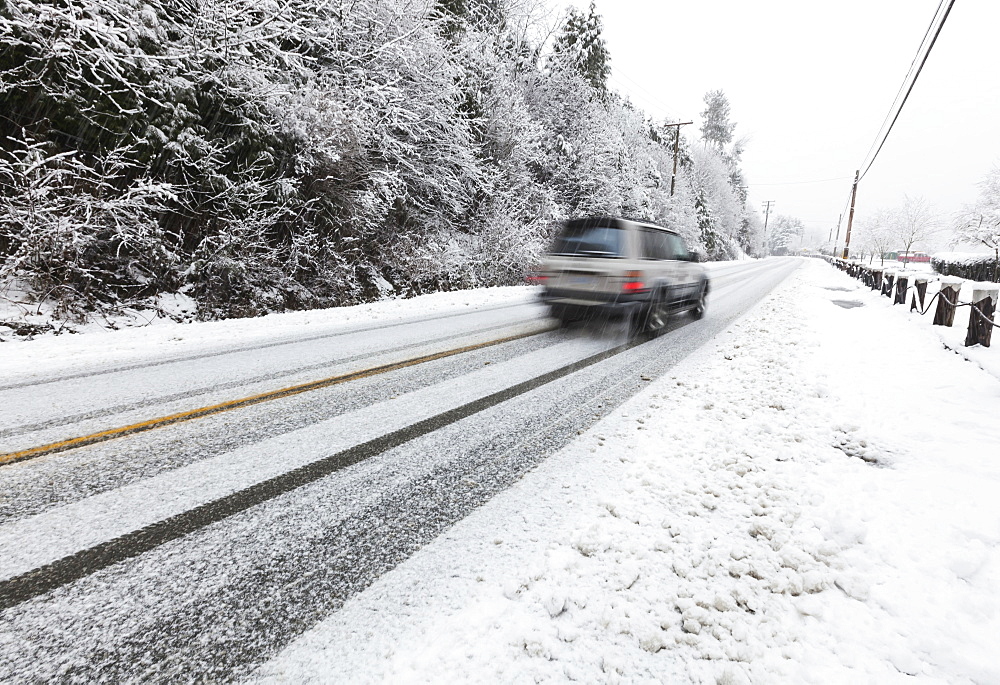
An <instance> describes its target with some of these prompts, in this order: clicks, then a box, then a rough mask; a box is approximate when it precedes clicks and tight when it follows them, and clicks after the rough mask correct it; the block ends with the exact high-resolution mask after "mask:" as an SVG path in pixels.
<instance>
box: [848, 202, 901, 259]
mask: <svg viewBox="0 0 1000 685" xmlns="http://www.w3.org/2000/svg"><path fill="white" fill-rule="evenodd" d="M895 222H896V217H895V214H894V212H893V211H892V210H889V209H880V210H877V211H876V212H874V213H873V214H870V215H867V216H864V217H859V219H858V221H857V222H856V223H855V225H854V236H855V237H854V238H853V239H852V250H853V251H854V252H855V253H857V254H858V255H859V257H860V259H862V260H863V259H864V255H865V254H868V261H869V262H872V261H874V259H875V257H878V258H879V264H882V263H883V262H884V261H885V259H884V258H885V254H886V253H887V252H889V251H890V250H891V249H893V246H894V243H895V241H896V239H897V238H896V230H895V228H894V224H895Z"/></svg>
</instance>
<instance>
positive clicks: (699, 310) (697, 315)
mask: <svg viewBox="0 0 1000 685" xmlns="http://www.w3.org/2000/svg"><path fill="white" fill-rule="evenodd" d="M707 307H708V283H702V284H701V288H699V289H698V297H697V298H696V299H695V301H694V306H693V307H691V318H692V319H695V320H698V319H703V318H705V309H706V308H707Z"/></svg>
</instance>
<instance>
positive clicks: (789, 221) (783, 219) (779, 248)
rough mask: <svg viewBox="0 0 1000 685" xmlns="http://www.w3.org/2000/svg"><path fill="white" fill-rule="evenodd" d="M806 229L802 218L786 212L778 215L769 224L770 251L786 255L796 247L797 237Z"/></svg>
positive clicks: (770, 252) (768, 239)
mask: <svg viewBox="0 0 1000 685" xmlns="http://www.w3.org/2000/svg"><path fill="white" fill-rule="evenodd" d="M804 231H805V225H804V224H803V223H802V220H801V219H797V218H795V217H792V216H786V215H784V214H778V215H776V216H775V217H774V218H773V219H771V221H770V222H769V223H768V226H767V247H768V253H769V254H772V255H786V254H789V253H791V252H792V251H793V250H794V249H795V244H796V242H797V239H798V238H800V237H801V236H802V234H803V232H804Z"/></svg>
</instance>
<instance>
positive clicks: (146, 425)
mask: <svg viewBox="0 0 1000 685" xmlns="http://www.w3.org/2000/svg"><path fill="white" fill-rule="evenodd" d="M545 330H549V329H545ZM541 332H544V330H543V331H531V332H529V333H520V334H518V335H511V336H508V337H505V338H499V339H497V340H489V341H487V342H483V343H476V344H475V345H466V346H464V347H459V348H456V349H453V350H446V351H444V352H435V353H434V354H428V355H423V356H420V357H413V358H411V359H407V360H404V361H401V362H393V363H392V364H383V365H381V366H375V367H372V368H370V369H363V370H361V371H353V372H351V373H348V374H344V375H341V376H330V377H329V378H323V379H320V380H317V381H310V382H308V383H301V384H299V385H292V386H289V387H287V388H281V389H280V390H271V391H269V392H263V393H260V394H258V395H251V396H249V397H242V398H240V399H237V400H229V401H227V402H220V403H219V404H213V405H209V406H207V407H200V408H199V409H191V410H188V411H183V412H179V413H177V414H170V415H169V416H161V417H159V418H155V419H149V420H148V421H141V422H139V423H133V424H131V425H128V426H122V427H120V428H112V429H110V430H105V431H101V432H99V433H91V434H89V435H81V436H79V437H76V438H69V439H68V440H60V441H59V442H53V443H49V444H47V445H40V446H38V447H31V448H29V449H25V450H20V451H18V452H8V453H7V454H0V466H2V465H4V464H10V463H13V462H15V461H23V460H25V459H32V458H34V457H40V456H43V455H46V454H54V453H56V452H65V451H66V450H71V449H75V448H77V447H84V446H86V445H93V444H95V443H98V442H104V441H106V440H113V439H114V438H119V437H122V436H125V435H133V434H135V433H142V432H144V431H148V430H152V429H154V428H161V427H163V426H169V425H171V424H175V423H181V422H183V421H190V420H192V419H200V418H202V417H204V416H212V415H213V414H221V413H222V412H226V411H231V410H233V409H240V408H241V407H249V406H251V405H254V404H260V403H262V402H269V401H271V400H276V399H280V398H282V397H290V396H292V395H298V394H301V393H304V392H309V391H311V390H320V389H322V388H328V387H330V386H331V385H338V384H340V383H347V382H348V381H354V380H359V379H361V378H368V377H369V376H377V375H379V374H383V373H388V372H390V371H396V370H398V369H404V368H406V367H408V366H415V365H417V364H423V363H425V362H430V361H434V360H436V359H444V358H445V357H453V356H455V355H457V354H463V353H465V352H471V351H473V350H479V349H483V348H485V347H491V346H493V345H500V344H503V343H507V342H512V341H514V340H520V339H522V338H527V337H530V336H532V335H537V334H538V333H541Z"/></svg>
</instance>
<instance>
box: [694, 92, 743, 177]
mask: <svg viewBox="0 0 1000 685" xmlns="http://www.w3.org/2000/svg"><path fill="white" fill-rule="evenodd" d="M705 105H706V106H705V110H704V111H703V112H702V113H701V122H702V123H701V137H702V139H703V140H704V141H705V142H707V143H708V144H709V145H711V146H713V147H715V149H717V150H718V151H719V152H723V151H724V150H725V149H726V146H727V145H729V143H731V142H732V141H733V131H734V130H736V124H735V122H730V121H729V99H728V98H726V94H725V93H723V92H722V91H721V90H710V91H708V92H707V93H705ZM741 151H742V150H741ZM737 161H738V156H737Z"/></svg>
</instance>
